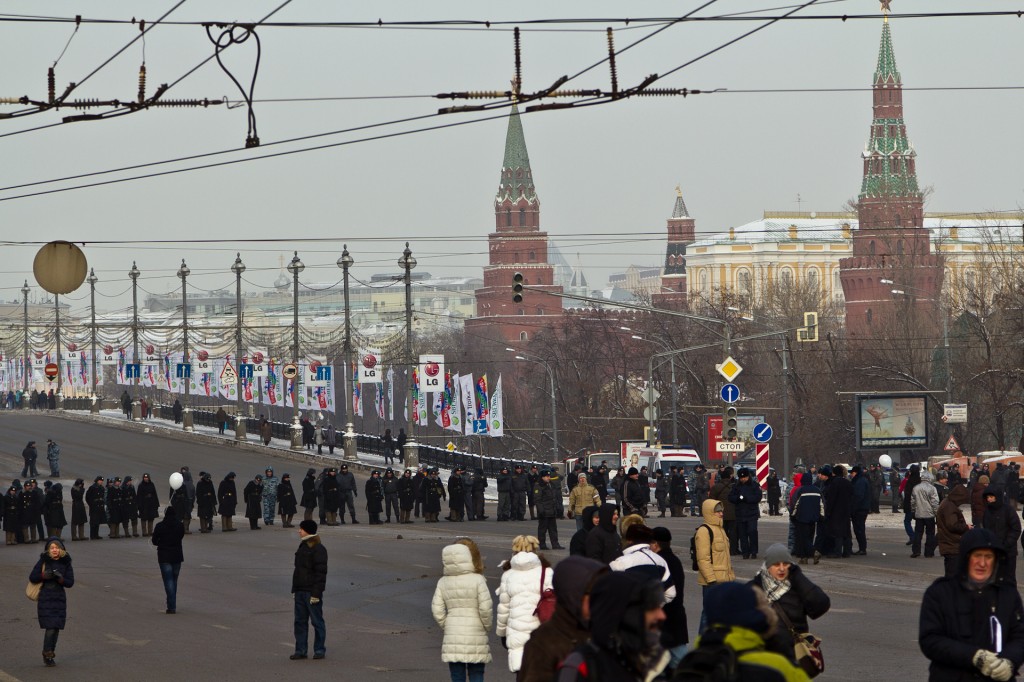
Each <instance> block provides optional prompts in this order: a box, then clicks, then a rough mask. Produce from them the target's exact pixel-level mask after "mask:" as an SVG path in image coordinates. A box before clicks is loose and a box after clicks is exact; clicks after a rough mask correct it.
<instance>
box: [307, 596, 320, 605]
mask: <svg viewBox="0 0 1024 682" xmlns="http://www.w3.org/2000/svg"><path fill="white" fill-rule="evenodd" d="M309 603H310V604H319V603H320V597H310V598H309Z"/></svg>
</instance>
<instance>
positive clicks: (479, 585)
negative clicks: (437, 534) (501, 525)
mask: <svg viewBox="0 0 1024 682" xmlns="http://www.w3.org/2000/svg"><path fill="white" fill-rule="evenodd" d="M470 542H471V541H465V540H464V541H460V542H459V543H456V544H454V545H448V546H447V547H445V548H444V549H443V550H441V563H442V564H443V565H444V577H443V578H441V579H440V580H439V581H438V582H437V589H435V590H434V598H433V600H432V601H431V604H430V610H431V612H432V613H433V615H434V620H435V621H437V624H438V625H440V626H441V628H442V629H443V630H444V641H443V642H442V644H441V660H442V661H444V662H445V663H447V664H448V669H449V671H450V673H451V678H452V680H453V682H455V681H463V680H467V679H468V680H469V682H483V679H484V666H485V665H486V664H487V663H490V662H491V649H490V645H489V644H488V641H487V632H488V630H490V628H491V621H492V620H493V618H494V602H493V600H492V599H491V592H490V590H489V589H487V580H486V579H485V578H484V576H483V575H481V573H482V572H483V563H482V562H481V561H480V560H479V552H476V554H477V557H476V561H474V556H473V554H474V553H473V551H472V550H475V549H476V545H475V544H473V545H470Z"/></svg>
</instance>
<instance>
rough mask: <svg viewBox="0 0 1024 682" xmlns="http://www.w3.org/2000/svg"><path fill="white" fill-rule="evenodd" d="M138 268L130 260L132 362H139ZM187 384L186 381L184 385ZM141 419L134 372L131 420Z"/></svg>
mask: <svg viewBox="0 0 1024 682" xmlns="http://www.w3.org/2000/svg"><path fill="white" fill-rule="evenodd" d="M141 274H142V273H141V272H139V269H138V268H137V267H135V261H132V269H131V270H129V271H128V276H129V277H130V278H131V280H132V364H135V365H137V364H138V363H139V292H138V285H139V275H141ZM187 385H188V384H187V383H186V386H187ZM141 420H142V406H141V405H140V404H139V374H138V372H136V373H135V395H133V396H132V421H141Z"/></svg>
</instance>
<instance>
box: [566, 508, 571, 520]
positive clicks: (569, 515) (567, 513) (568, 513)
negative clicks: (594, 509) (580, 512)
mask: <svg viewBox="0 0 1024 682" xmlns="http://www.w3.org/2000/svg"><path fill="white" fill-rule="evenodd" d="M565 515H566V516H568V517H569V518H570V519H571V518H572V511H571V510H570V511H568V512H566V513H565Z"/></svg>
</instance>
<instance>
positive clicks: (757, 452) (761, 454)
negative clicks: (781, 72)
mask: <svg viewBox="0 0 1024 682" xmlns="http://www.w3.org/2000/svg"><path fill="white" fill-rule="evenodd" d="M768 459H769V457H768V443H757V444H755V445H754V462H755V467H756V468H757V482H758V483H759V484H760V486H761V490H766V489H767V488H768V469H769V466H768Z"/></svg>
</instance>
